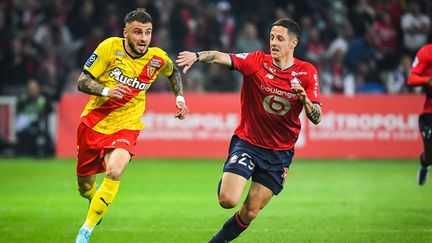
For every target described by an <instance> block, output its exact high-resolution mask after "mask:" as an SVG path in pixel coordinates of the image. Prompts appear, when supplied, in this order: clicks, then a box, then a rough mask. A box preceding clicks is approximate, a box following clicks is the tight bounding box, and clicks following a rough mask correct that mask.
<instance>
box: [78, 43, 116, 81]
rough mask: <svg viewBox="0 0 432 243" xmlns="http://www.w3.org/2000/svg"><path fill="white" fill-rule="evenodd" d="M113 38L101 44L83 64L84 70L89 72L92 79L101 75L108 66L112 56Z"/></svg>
mask: <svg viewBox="0 0 432 243" xmlns="http://www.w3.org/2000/svg"><path fill="white" fill-rule="evenodd" d="M112 42H113V38H108V39H106V40H104V41H103V42H101V43H100V44H99V46H98V47H97V48H96V50H95V51H94V52H93V54H92V55H91V56H90V57H89V59H88V60H87V61H86V63H85V64H84V68H83V69H84V70H85V71H87V72H89V73H90V74H91V75H92V76H93V77H94V78H98V77H99V76H100V75H102V74H103V73H104V72H105V70H106V69H107V67H108V66H109V64H110V61H111V58H112V56H113V53H114V52H113V51H112V46H113V45H112Z"/></svg>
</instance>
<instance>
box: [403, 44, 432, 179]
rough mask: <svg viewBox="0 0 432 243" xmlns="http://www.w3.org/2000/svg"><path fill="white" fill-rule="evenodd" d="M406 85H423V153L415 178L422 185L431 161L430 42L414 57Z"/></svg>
mask: <svg viewBox="0 0 432 243" xmlns="http://www.w3.org/2000/svg"><path fill="white" fill-rule="evenodd" d="M408 85H410V86H423V87H424V89H425V92H426V100H425V103H424V106H423V112H422V114H421V115H420V117H419V128H420V132H421V135H422V138H423V147H424V148H423V153H422V154H421V155H420V169H419V171H418V174H417V180H418V183H419V185H420V186H422V185H424V184H425V182H426V180H427V176H428V173H429V168H430V165H431V163H432V44H428V45H425V46H423V47H422V48H421V49H420V50H419V51H418V52H417V55H416V57H415V59H414V62H413V64H412V67H411V73H410V75H409V76H408Z"/></svg>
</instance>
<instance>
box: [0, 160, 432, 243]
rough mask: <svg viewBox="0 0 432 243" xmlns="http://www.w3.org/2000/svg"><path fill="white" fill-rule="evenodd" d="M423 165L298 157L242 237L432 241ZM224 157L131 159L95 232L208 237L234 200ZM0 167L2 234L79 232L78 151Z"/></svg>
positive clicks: (430, 197) (135, 237) (127, 237)
mask: <svg viewBox="0 0 432 243" xmlns="http://www.w3.org/2000/svg"><path fill="white" fill-rule="evenodd" d="M417 165H418V162H417V161H329V160H326V161H306V160H297V161H295V162H294V163H293V164H292V166H291V170H290V172H289V174H288V177H287V181H286V184H285V189H284V191H282V193H281V194H280V195H279V196H277V197H275V198H274V199H273V200H272V201H271V202H270V204H269V205H268V206H267V207H266V208H265V209H264V210H263V211H261V213H260V215H259V217H258V218H257V219H256V220H255V221H254V222H253V223H252V225H251V226H250V228H249V229H248V230H247V231H245V232H244V233H243V234H242V235H241V236H240V237H239V238H238V239H237V240H236V242H432V180H431V181H429V182H428V183H427V184H426V185H425V186H424V187H420V186H418V185H417V184H416V178H415V177H416V172H417ZM221 166H222V164H221V161H218V160H164V159H158V160H153V159H148V160H138V159H136V160H134V161H133V163H131V164H130V166H129V168H128V169H127V171H126V173H125V174H124V176H123V180H122V184H121V186H120V191H119V194H118V195H117V198H116V200H115V201H114V203H113V205H112V206H111V208H110V210H109V211H108V213H107V214H106V215H105V217H104V221H103V222H102V224H101V225H100V226H98V227H97V228H96V230H95V231H94V233H93V236H92V239H91V242H92V243H98V242H103V243H109V242H134V243H135V242H170V243H171V242H181V243H183V242H207V241H208V240H209V239H210V238H211V236H212V235H213V234H214V233H215V232H217V231H218V230H219V228H220V227H221V225H222V224H223V223H224V222H225V220H226V219H228V218H229V217H230V216H231V215H232V214H233V213H234V212H235V211H236V210H237V209H238V207H237V208H235V209H231V210H226V209H222V208H221V207H219V205H218V203H217V196H216V188H217V183H218V180H219V178H220V176H221ZM0 173H1V179H0V242H5V243H9V242H20V243H21V242H73V240H74V239H75V236H76V233H77V231H78V229H79V227H80V226H81V224H82V223H83V220H84V217H85V214H86V210H87V201H86V200H84V199H83V198H81V197H80V196H79V194H78V193H77V190H76V181H75V163H74V161H73V159H71V160H47V161H40V160H32V159H0ZM100 178H101V177H99V179H98V180H99V181H100Z"/></svg>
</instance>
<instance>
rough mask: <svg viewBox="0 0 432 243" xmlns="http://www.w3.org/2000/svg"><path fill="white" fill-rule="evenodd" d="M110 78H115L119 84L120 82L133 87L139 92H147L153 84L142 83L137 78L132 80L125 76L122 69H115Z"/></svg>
mask: <svg viewBox="0 0 432 243" xmlns="http://www.w3.org/2000/svg"><path fill="white" fill-rule="evenodd" d="M109 77H111V78H113V79H114V80H115V81H117V82H120V83H122V84H126V85H128V86H131V87H133V88H136V89H139V90H147V89H148V88H150V85H151V84H147V83H142V82H140V81H139V80H138V78H137V77H133V78H131V77H128V76H126V75H124V74H123V73H122V71H121V69H120V68H114V69H113V70H112V71H111V72H110V73H109Z"/></svg>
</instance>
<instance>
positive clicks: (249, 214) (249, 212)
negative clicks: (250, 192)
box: [241, 209, 260, 222]
mask: <svg viewBox="0 0 432 243" xmlns="http://www.w3.org/2000/svg"><path fill="white" fill-rule="evenodd" d="M259 211H260V210H259V209H246V210H244V211H243V214H242V215H241V216H242V218H243V219H244V220H246V221H247V222H250V221H252V220H254V219H255V218H256V217H257V216H258V213H259Z"/></svg>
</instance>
